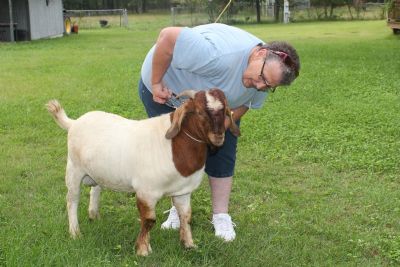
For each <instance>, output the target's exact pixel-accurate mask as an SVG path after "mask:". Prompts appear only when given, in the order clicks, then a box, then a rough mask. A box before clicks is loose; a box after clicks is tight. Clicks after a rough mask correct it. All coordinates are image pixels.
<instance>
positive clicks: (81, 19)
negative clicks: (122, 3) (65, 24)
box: [65, 9, 128, 29]
mask: <svg viewBox="0 0 400 267" xmlns="http://www.w3.org/2000/svg"><path fill="white" fill-rule="evenodd" d="M65 15H67V16H69V17H70V19H71V22H72V24H75V23H76V24H78V25H79V27H80V28H83V29H92V28H104V27H127V26H128V13H127V11H126V9H103V10H66V11H65Z"/></svg>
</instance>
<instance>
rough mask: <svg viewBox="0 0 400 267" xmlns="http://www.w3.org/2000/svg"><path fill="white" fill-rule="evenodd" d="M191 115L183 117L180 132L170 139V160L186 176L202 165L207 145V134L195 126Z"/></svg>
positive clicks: (204, 160)
mask: <svg viewBox="0 0 400 267" xmlns="http://www.w3.org/2000/svg"><path fill="white" fill-rule="evenodd" d="M193 117H194V116H188V117H187V118H186V119H185V121H184V122H183V123H182V125H181V129H180V132H179V133H178V134H177V135H176V136H175V137H174V138H172V140H171V142H172V160H173V162H174V165H175V167H176V169H177V170H178V171H179V173H180V174H181V175H182V176H184V177H188V176H189V175H191V174H193V173H195V172H196V171H198V170H200V169H202V168H203V167H204V165H205V162H206V158H207V146H208V145H209V141H208V139H207V135H206V134H204V131H203V130H200V129H199V128H198V127H197V124H196V122H195V118H193ZM189 135H190V136H189ZM194 139H196V140H198V141H200V142H198V141H196V140H194Z"/></svg>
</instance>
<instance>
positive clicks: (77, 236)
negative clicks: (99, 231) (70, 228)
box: [70, 230, 82, 240]
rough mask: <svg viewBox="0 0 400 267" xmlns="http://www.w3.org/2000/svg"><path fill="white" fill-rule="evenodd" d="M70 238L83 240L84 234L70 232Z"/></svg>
mask: <svg viewBox="0 0 400 267" xmlns="http://www.w3.org/2000/svg"><path fill="white" fill-rule="evenodd" d="M70 236H71V238H72V239H75V240H76V239H79V238H81V237H82V234H81V232H80V231H79V230H78V231H74V232H70Z"/></svg>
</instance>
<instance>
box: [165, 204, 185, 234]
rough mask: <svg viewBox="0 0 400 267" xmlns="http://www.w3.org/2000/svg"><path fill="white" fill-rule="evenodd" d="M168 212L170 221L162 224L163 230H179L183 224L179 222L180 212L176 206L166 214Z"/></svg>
mask: <svg viewBox="0 0 400 267" xmlns="http://www.w3.org/2000/svg"><path fill="white" fill-rule="evenodd" d="M167 212H169V215H168V219H167V220H166V221H165V222H163V223H162V224H161V229H174V230H176V229H179V227H180V226H181V222H180V221H179V215H178V211H177V210H176V208H175V206H172V208H171V209H170V210H167V211H165V212H164V213H167Z"/></svg>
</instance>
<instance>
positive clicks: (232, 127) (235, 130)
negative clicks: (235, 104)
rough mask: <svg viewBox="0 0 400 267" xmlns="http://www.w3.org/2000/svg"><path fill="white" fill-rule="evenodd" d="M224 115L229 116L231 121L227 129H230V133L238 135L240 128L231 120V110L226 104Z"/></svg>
mask: <svg viewBox="0 0 400 267" xmlns="http://www.w3.org/2000/svg"><path fill="white" fill-rule="evenodd" d="M226 115H227V116H228V117H229V119H230V121H231V123H230V125H229V130H230V131H231V133H232V134H233V135H234V136H240V129H239V127H238V126H237V125H236V123H235V121H234V120H233V116H232V115H233V112H232V111H231V109H230V108H229V107H228V106H226Z"/></svg>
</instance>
